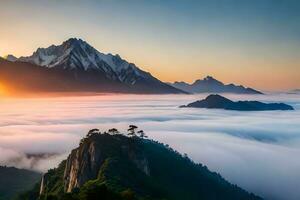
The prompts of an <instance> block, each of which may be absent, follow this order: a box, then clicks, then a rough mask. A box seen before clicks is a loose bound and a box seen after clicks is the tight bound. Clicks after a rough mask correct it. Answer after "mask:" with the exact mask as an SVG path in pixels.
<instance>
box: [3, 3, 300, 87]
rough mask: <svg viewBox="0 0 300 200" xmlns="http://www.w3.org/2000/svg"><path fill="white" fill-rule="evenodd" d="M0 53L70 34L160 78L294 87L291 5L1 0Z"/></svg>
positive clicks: (298, 75)
mask: <svg viewBox="0 0 300 200" xmlns="http://www.w3.org/2000/svg"><path fill="white" fill-rule="evenodd" d="M0 4H1V6H0V26H1V28H0V56H4V55H6V54H14V55H16V56H24V55H30V54H32V52H33V51H35V50H36V49H37V48H38V47H47V46H50V45H51V44H60V43H62V42H63V41H64V40H66V39H68V38H70V37H77V38H81V39H83V40H85V41H87V42H88V43H89V44H91V45H92V46H94V47H95V48H96V49H98V50H99V51H101V52H104V53H113V54H120V55H121V57H123V58H124V59H126V60H128V61H130V62H133V63H135V64H136V65H137V66H139V67H140V68H142V69H144V70H146V71H149V72H151V73H152V74H153V75H154V76H156V77H157V78H159V79H161V80H162V81H167V82H173V81H186V82H193V81H194V80H196V79H200V78H203V77H205V76H207V75H211V76H214V77H215V78H217V79H219V80H221V81H223V82H225V83H231V82H233V83H236V84H243V85H245V86H249V87H254V88H257V89H261V90H273V91H278V90H290V89H296V88H300V12H299V10H300V2H299V1H297V0H285V1H283V0H218V1H217V0H209V1H208V0H206V1H203V0H198V1H192V0H186V1H179V0H172V1H171V0H164V1H159V0H151V1H146V0H122V1H121V0H119V1H117V0H102V1H100V0H98V1H96V0H86V1H79V0H51V1H50V0H48V1H46V0H39V1H38V0H26V1H24V0H1V1H0Z"/></svg>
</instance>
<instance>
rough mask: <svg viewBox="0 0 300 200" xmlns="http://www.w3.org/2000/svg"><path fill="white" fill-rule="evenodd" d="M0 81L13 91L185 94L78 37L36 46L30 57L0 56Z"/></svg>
mask: <svg viewBox="0 0 300 200" xmlns="http://www.w3.org/2000/svg"><path fill="white" fill-rule="evenodd" d="M0 73H1V76H0V82H5V83H6V84H8V85H9V86H13V87H14V88H15V89H16V90H20V89H23V90H24V89H27V90H28V91H31V90H33V91H42V92H49V91H50V92H53V91H71V92H74V91H78V92H120V93H146V94H147V93H154V94H156V93H157V94H163V93H186V92H183V91H181V90H179V89H176V88H174V87H172V86H170V85H168V84H165V83H163V82H161V81H160V80H158V79H156V78H155V77H153V76H152V75H151V74H150V73H148V72H145V71H143V70H141V69H139V68H138V67H137V66H135V64H133V63H129V62H127V61H126V60H124V59H122V58H121V57H120V56H119V55H112V54H103V53H101V52H99V51H97V50H96V49H95V48H93V47H92V46H90V45H89V44H88V43H86V42H85V41H83V40H81V39H76V38H71V39H69V40H67V41H65V42H63V43H62V44H61V45H58V46H55V45H52V46H50V47H48V48H39V49H38V50H37V51H36V52H34V53H33V54H32V55H31V56H29V57H20V58H18V59H16V58H15V57H13V56H12V55H10V56H9V57H7V60H4V59H0Z"/></svg>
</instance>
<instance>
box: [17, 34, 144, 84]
mask: <svg viewBox="0 0 300 200" xmlns="http://www.w3.org/2000/svg"><path fill="white" fill-rule="evenodd" d="M18 61H22V62H30V63H33V64H36V65H40V66H44V67H48V68H55V67H57V68H58V67H59V68H63V69H71V70H84V71H89V70H100V71H102V72H105V74H106V76H107V77H108V78H110V79H113V80H116V79H119V80H120V81H121V82H125V83H128V84H134V83H135V82H136V81H137V79H139V78H141V77H142V78H149V74H148V73H146V72H143V71H141V70H140V69H139V68H137V67H136V66H135V65H134V64H132V63H129V62H127V61H126V60H124V59H122V58H121V57H120V56H119V55H118V54H117V55H112V54H104V53H101V52H99V51H98V50H96V49H95V48H94V47H92V46H91V45H89V44H88V43H87V42H85V41H83V40H81V39H77V38H71V39H68V40H67V41H65V42H63V43H62V44H61V45H58V46H56V45H51V46H50V47H48V48H38V49H37V50H36V51H35V52H34V53H33V54H32V55H31V56H29V57H21V58H19V59H18Z"/></svg>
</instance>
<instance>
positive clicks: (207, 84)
mask: <svg viewBox="0 0 300 200" xmlns="http://www.w3.org/2000/svg"><path fill="white" fill-rule="evenodd" d="M171 85H172V86H173V87H176V88H178V89H181V90H184V91H187V92H191V93H237V94H262V93H261V92H260V91H257V90H255V89H252V88H247V87H244V86H242V85H235V84H232V83H231V84H228V85H225V84H224V83H222V82H221V81H218V80H217V79H215V78H213V77H212V76H206V77H205V78H204V79H198V80H196V81H195V82H194V83H192V84H189V83H185V82H183V81H181V82H174V83H173V84H171Z"/></svg>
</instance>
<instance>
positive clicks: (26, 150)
mask: <svg viewBox="0 0 300 200" xmlns="http://www.w3.org/2000/svg"><path fill="white" fill-rule="evenodd" d="M205 96H206V95H205V94H202V95H102V96H78V97H52V98H18V99H17V98H15V99H12V98H1V99H0V110H1V112H0V165H7V166H16V167H20V168H27V169H34V170H37V171H42V172H45V171H47V169H49V168H51V167H55V166H57V164H58V163H59V162H60V161H61V160H63V159H65V158H66V157H67V155H68V153H69V152H70V150H71V149H73V148H75V147H77V146H78V143H79V141H80V139H81V138H82V137H83V136H85V135H86V133H87V131H88V130H89V129H92V128H99V129H101V130H107V129H109V128H111V127H115V128H118V129H119V130H126V128H127V126H128V125H129V124H135V125H137V126H139V127H140V128H141V129H143V130H144V131H145V132H146V134H147V135H148V136H149V137H150V138H152V139H155V140H159V141H161V142H164V143H168V144H169V145H170V146H172V147H173V148H175V149H176V150H178V151H179V152H181V153H187V154H188V155H189V156H190V157H191V158H192V159H193V160H194V161H195V162H200V163H202V164H205V165H207V166H208V168H209V169H211V170H212V171H216V172H219V173H220V174H221V175H222V176H223V177H224V178H226V179H227V180H228V181H230V182H231V183H234V184H237V185H239V186H241V187H242V188H244V189H246V190H248V191H250V192H254V193H255V194H258V195H260V196H262V197H265V198H266V199H270V200H271V199H272V200H287V199H288V200H298V199H300V191H299V188H300V156H299V155H300V94H285V93H278V94H267V95H243V96H240V95H228V94H227V95H225V96H227V97H229V98H231V99H233V100H260V101H264V102H285V103H288V104H290V105H292V106H293V107H294V108H295V109H296V110H295V111H267V112H239V111H225V110H216V109H197V108H178V106H180V105H183V104H187V103H190V102H192V101H195V100H199V99H202V98H204V97H205Z"/></svg>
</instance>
